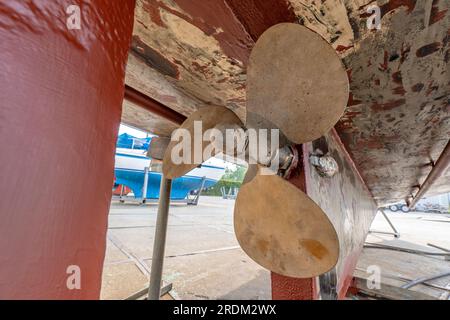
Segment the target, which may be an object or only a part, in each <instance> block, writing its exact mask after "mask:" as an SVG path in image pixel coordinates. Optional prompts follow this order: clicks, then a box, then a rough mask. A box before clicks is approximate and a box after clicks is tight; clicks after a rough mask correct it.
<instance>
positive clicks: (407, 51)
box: [400, 43, 411, 64]
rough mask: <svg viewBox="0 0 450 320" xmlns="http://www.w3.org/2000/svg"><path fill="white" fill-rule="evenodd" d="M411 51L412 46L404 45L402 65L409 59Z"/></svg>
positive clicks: (401, 57) (401, 55)
mask: <svg viewBox="0 0 450 320" xmlns="http://www.w3.org/2000/svg"><path fill="white" fill-rule="evenodd" d="M410 51H411V46H409V45H405V44H404V43H402V49H401V51H400V64H403V62H405V60H406V59H407V58H408V55H409V52H410Z"/></svg>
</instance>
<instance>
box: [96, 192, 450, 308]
mask: <svg viewBox="0 0 450 320" xmlns="http://www.w3.org/2000/svg"><path fill="white" fill-rule="evenodd" d="M233 207H234V201H233V200H226V199H222V198H219V197H206V196H203V197H201V198H200V201H199V204H198V205H197V206H188V205H185V204H174V205H172V206H171V207H170V216H169V228H168V234H167V242H166V259H165V263H164V273H163V281H164V283H165V284H167V283H172V284H173V289H172V291H171V292H170V294H171V295H172V296H173V298H175V299H270V298H271V292H270V273H269V271H267V270H265V269H263V268H262V267H260V266H259V265H257V264H256V263H254V262H253V261H252V260H251V259H250V258H248V257H247V255H246V254H245V253H244V252H243V251H242V250H241V249H240V247H239V245H238V242H237V240H236V238H235V236H234V231H233V216H232V214H233ZM156 212H157V204H146V205H138V204H133V203H125V204H122V203H119V202H115V201H113V202H112V204H111V209H110V213H109V226H108V240H107V251H106V257H105V265H104V270H103V285H102V295H101V297H102V299H124V298H126V297H128V296H130V295H131V294H133V293H135V292H137V291H139V290H140V289H143V288H144V287H145V286H148V278H149V275H150V266H151V257H152V248H153V237H154V233H155V223H156ZM387 214H388V216H389V217H390V219H391V220H392V222H393V223H394V225H395V227H396V228H397V229H398V230H399V232H400V233H401V237H400V239H394V238H393V237H392V236H389V235H378V234H377V235H369V238H368V241H370V242H376V243H383V244H387V245H396V246H403V247H409V248H416V249H420V250H427V251H433V252H442V251H439V250H437V249H434V248H431V247H428V246H427V243H428V242H431V243H433V244H435V245H439V246H442V247H444V248H450V237H449V234H450V215H448V214H431V213H418V212H410V213H403V212H396V213H391V212H389V211H387ZM372 229H374V230H382V231H391V230H390V228H389V225H388V223H387V222H386V221H385V220H384V219H383V217H382V215H381V214H378V215H377V217H376V219H375V221H374V222H373V224H372ZM368 250H372V251H368ZM399 255H402V254H399V253H396V252H388V251H386V250H378V249H366V250H365V252H364V254H363V255H362V256H361V258H360V263H359V265H358V268H359V270H361V269H362V270H364V269H365V268H366V266H367V265H369V264H374V263H375V264H378V265H380V267H381V269H382V270H381V271H382V272H383V271H384V272H386V273H389V274H391V273H395V274H396V275H401V274H403V276H404V278H414V277H417V278H418V277H421V276H423V275H426V274H422V273H426V272H435V271H434V269H436V270H437V271H438V270H440V268H449V267H450V262H448V261H443V259H442V258H427V259H433V260H429V261H428V260H427V261H426V262H423V261H422V262H420V263H426V265H427V266H428V268H422V269H421V268H417V264H416V262H417V260H416V259H417V257H416V256H414V255H409V256H408V258H405V257H403V256H402V257H403V259H402V260H404V261H406V262H404V263H403V264H404V265H403V266H399V265H398V264H395V266H390V265H389V263H388V262H389V261H390V262H391V264H392V257H393V256H399ZM434 264H436V266H435V268H434V267H433V268H434V269H433V268H432V267H431V266H432V265H434ZM415 265H416V267H414V266H415ZM393 267H396V268H397V269H396V270H393V269H392V268H393ZM400 267H401V268H402V269H400V270H398V268H400ZM389 268H391V270H388V269H389ZM421 272H422V273H421ZM446 283H450V279H449V278H446V279H441V280H440V282H439V284H440V285H442V286H445V284H446ZM416 290H420V287H417V288H416ZM429 294H432V293H429ZM436 294H437V293H436Z"/></svg>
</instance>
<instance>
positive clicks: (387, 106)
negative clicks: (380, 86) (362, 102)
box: [371, 99, 406, 111]
mask: <svg viewBox="0 0 450 320" xmlns="http://www.w3.org/2000/svg"><path fill="white" fill-rule="evenodd" d="M405 102H406V100H405V99H399V100H391V101H389V102H386V103H377V102H375V103H374V104H372V106H371V108H372V110H374V111H386V110H391V109H394V108H397V107H399V106H401V105H404V104H405Z"/></svg>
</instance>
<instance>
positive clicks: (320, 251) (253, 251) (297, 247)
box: [234, 173, 339, 278]
mask: <svg viewBox="0 0 450 320" xmlns="http://www.w3.org/2000/svg"><path fill="white" fill-rule="evenodd" d="M252 174H253V173H250V175H252ZM234 229H235V233H236V237H237V239H238V241H239V244H240V245H241V247H242V249H243V250H244V251H245V252H246V253H247V254H248V255H249V256H250V258H252V259H253V260H254V261H256V262H257V263H258V264H260V265H261V266H263V267H265V268H267V269H269V270H271V271H273V272H276V273H278V274H281V275H285V276H289V277H296V278H310V277H314V276H318V275H320V274H323V273H325V272H327V271H329V270H330V269H331V268H333V267H334V266H335V265H336V263H337V260H338V256H339V240H338V237H337V234H336V231H335V229H334V227H333V225H332V224H331V222H330V220H329V219H328V217H327V215H326V214H325V213H324V212H323V211H322V209H321V208H320V207H319V206H318V205H317V204H316V203H315V202H314V201H312V200H311V199H310V198H309V197H308V196H307V195H306V194H305V193H303V192H302V191H301V190H299V189H298V188H296V187H295V186H294V185H292V184H291V183H289V182H288V181H286V180H284V179H282V178H281V177H279V176H277V175H261V174H258V175H256V176H255V177H254V178H253V179H251V181H250V182H247V183H246V184H243V185H242V186H241V189H240V191H239V193H238V197H237V200H236V203H235V207H234Z"/></svg>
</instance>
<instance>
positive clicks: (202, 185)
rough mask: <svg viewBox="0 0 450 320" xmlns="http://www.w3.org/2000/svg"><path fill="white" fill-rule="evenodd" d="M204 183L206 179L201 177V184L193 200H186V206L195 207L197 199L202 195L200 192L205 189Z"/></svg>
mask: <svg viewBox="0 0 450 320" xmlns="http://www.w3.org/2000/svg"><path fill="white" fill-rule="evenodd" d="M205 182H206V177H203V178H202V183H201V185H200V188H199V189H198V192H197V194H196V195H195V197H194V199H192V200H189V199H188V202H187V204H190V205H193V206H196V205H197V204H198V199H200V195H201V193H202V190H203V188H204V187H205Z"/></svg>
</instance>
